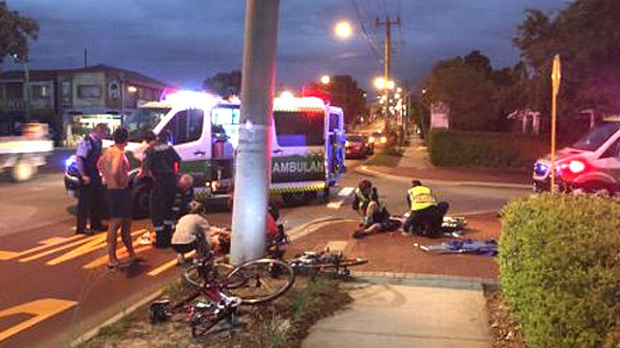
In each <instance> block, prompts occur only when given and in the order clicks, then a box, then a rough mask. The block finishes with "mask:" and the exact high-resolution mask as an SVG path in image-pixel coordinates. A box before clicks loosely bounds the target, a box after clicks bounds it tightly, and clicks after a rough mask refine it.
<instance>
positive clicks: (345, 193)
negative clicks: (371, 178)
mask: <svg viewBox="0 0 620 348" xmlns="http://www.w3.org/2000/svg"><path fill="white" fill-rule="evenodd" d="M353 190H355V188H354V187H344V188H343V189H342V190H340V192H338V196H340V197H347V196H348V195H350V194H352V193H353Z"/></svg>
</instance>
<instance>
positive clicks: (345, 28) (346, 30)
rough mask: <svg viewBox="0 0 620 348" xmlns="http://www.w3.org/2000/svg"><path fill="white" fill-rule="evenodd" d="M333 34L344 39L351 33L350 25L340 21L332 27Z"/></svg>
mask: <svg viewBox="0 0 620 348" xmlns="http://www.w3.org/2000/svg"><path fill="white" fill-rule="evenodd" d="M334 32H335V33H336V36H338V37H341V38H345V39H346V38H348V37H349V36H351V34H352V33H353V28H351V24H349V23H348V22H344V21H342V22H338V24H336V26H335V27H334Z"/></svg>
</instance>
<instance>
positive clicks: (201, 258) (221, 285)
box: [149, 237, 295, 337]
mask: <svg viewBox="0 0 620 348" xmlns="http://www.w3.org/2000/svg"><path fill="white" fill-rule="evenodd" d="M197 245H198V248H197V251H196V261H195V262H194V264H193V265H192V266H190V267H189V268H188V269H186V270H185V272H184V274H183V279H184V280H185V281H187V282H188V283H189V284H191V285H193V287H194V289H195V291H194V292H193V293H192V294H191V295H190V296H188V297H186V298H184V299H183V300H181V301H179V302H177V303H172V302H171V301H170V300H166V299H164V300H158V301H155V302H153V303H152V304H151V305H150V307H149V318H150V320H151V323H153V324H157V323H161V322H166V321H168V320H170V319H171V318H172V316H173V315H174V314H175V313H180V312H183V311H185V312H186V313H187V317H188V321H189V324H190V327H191V332H192V336H194V337H200V336H204V335H206V334H207V333H208V332H209V330H210V329H211V328H213V327H214V326H215V325H216V324H218V323H220V322H221V321H222V320H226V321H227V322H228V323H229V324H230V325H231V326H233V325H234V322H235V318H236V316H237V312H238V308H239V307H240V306H241V305H257V304H261V303H266V302H269V301H273V300H275V299H276V298H278V297H280V296H282V295H283V294H284V293H285V292H286V291H288V290H289V289H290V288H291V286H292V285H293V282H294V281H295V273H294V271H293V268H292V267H291V266H289V265H288V264H286V263H284V262H282V261H280V260H274V259H258V260H253V261H249V262H246V263H244V264H242V265H240V266H238V267H234V266H231V265H228V264H224V263H220V262H217V261H216V259H215V255H214V253H213V252H212V251H211V250H209V248H208V246H207V245H206V241H204V238H202V237H201V238H198V243H197ZM200 297H203V298H204V299H205V300H204V301H203V300H199V301H196V300H197V299H198V298H200Z"/></svg>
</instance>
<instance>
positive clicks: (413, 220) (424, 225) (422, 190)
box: [403, 180, 450, 237]
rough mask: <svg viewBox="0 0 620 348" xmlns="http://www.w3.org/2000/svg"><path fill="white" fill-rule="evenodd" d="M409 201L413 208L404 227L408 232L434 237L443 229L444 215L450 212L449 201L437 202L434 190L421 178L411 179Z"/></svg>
mask: <svg viewBox="0 0 620 348" xmlns="http://www.w3.org/2000/svg"><path fill="white" fill-rule="evenodd" d="M407 203H408V204H409V207H410V209H411V211H410V213H409V217H408V218H407V220H406V221H405V224H404V226H403V229H404V231H405V232H406V233H412V234H413V233H419V234H422V235H425V236H429V237H434V236H437V235H438V234H439V232H440V231H441V224H442V222H443V217H444V215H446V213H447V212H448V209H449V208H450V205H449V204H448V202H437V199H436V198H435V196H434V195H433V191H432V190H431V189H430V188H429V187H426V186H424V185H422V183H421V182H420V181H419V180H412V181H411V188H409V190H408V191H407Z"/></svg>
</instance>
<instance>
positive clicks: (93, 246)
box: [45, 229, 146, 266]
mask: <svg viewBox="0 0 620 348" xmlns="http://www.w3.org/2000/svg"><path fill="white" fill-rule="evenodd" d="M145 231H146V230H144V229H142V230H137V231H133V232H131V235H132V236H134V237H135V236H137V235H141V234H142V233H144V232H145ZM107 237H108V236H107V234H104V235H103V236H101V238H100V239H96V240H92V241H91V242H88V243H86V244H84V245H82V246H81V247H79V248H76V249H73V250H71V251H70V252H68V253H65V254H64V255H61V256H59V257H57V258H55V259H52V260H49V261H47V262H46V263H45V264H46V265H48V266H56V265H57V264H59V263H63V262H67V261H69V260H73V259H75V258H78V257H80V256H82V255H86V254H88V253H90V252H91V251H95V250H98V249H102V248H104V247H105V246H106V245H107V243H106V239H107ZM118 239H119V240H120V237H118Z"/></svg>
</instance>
